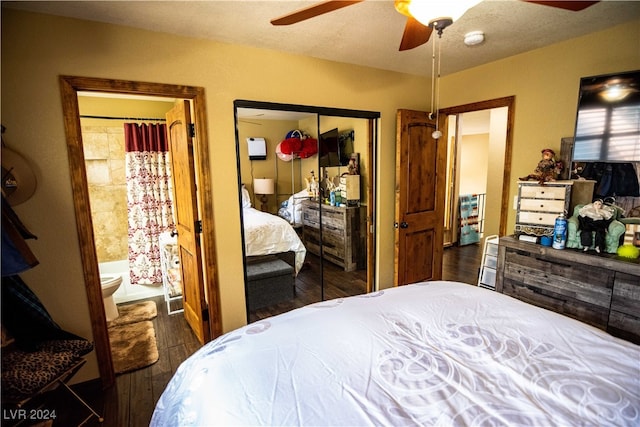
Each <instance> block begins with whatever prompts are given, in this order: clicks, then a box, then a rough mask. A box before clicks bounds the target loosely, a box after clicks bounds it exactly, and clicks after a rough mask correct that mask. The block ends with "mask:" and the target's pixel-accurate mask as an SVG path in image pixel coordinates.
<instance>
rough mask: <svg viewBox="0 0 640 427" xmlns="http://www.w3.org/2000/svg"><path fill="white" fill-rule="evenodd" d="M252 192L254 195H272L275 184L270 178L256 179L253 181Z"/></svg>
mask: <svg viewBox="0 0 640 427" xmlns="http://www.w3.org/2000/svg"><path fill="white" fill-rule="evenodd" d="M253 192H254V193H255V194H273V193H274V192H275V183H274V182H273V179H272V178H256V179H254V180H253Z"/></svg>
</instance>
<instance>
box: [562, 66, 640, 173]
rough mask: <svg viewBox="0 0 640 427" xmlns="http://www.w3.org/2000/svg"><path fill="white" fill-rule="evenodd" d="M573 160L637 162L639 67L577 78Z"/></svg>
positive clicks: (639, 143) (639, 157) (639, 156)
mask: <svg viewBox="0 0 640 427" xmlns="http://www.w3.org/2000/svg"><path fill="white" fill-rule="evenodd" d="M574 135H575V137H574V145H573V156H572V159H573V161H574V162H637V161H640V70H638V71H629V72H622V73H616V74H606V75H599V76H592V77H583V78H581V79H580V92H579V97H578V111H577V117H576V127H575V134H574Z"/></svg>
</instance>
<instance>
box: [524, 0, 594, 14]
mask: <svg viewBox="0 0 640 427" xmlns="http://www.w3.org/2000/svg"><path fill="white" fill-rule="evenodd" d="M524 1H526V2H527V3H535V4H543V5H545V6H551V7H557V8H559V9H565V10H572V11H574V12H578V11H580V10H583V9H586V8H588V7H589V6H593V5H594V4H596V3H600V2H599V1H553V0H551V1H544V0H543V1H538V0H524Z"/></svg>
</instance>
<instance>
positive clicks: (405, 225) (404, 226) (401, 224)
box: [400, 221, 409, 228]
mask: <svg viewBox="0 0 640 427" xmlns="http://www.w3.org/2000/svg"><path fill="white" fill-rule="evenodd" d="M408 227H409V224H407V223H406V222H404V221H402V222H401V223H400V228H408Z"/></svg>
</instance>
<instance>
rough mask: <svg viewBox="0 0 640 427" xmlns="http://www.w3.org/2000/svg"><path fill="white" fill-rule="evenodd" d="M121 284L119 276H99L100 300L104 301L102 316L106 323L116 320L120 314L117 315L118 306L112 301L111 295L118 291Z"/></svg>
mask: <svg viewBox="0 0 640 427" xmlns="http://www.w3.org/2000/svg"><path fill="white" fill-rule="evenodd" d="M121 283H122V276H119V275H107V274H101V275H100V285H101V286H102V298H103V300H104V314H105V316H106V317H107V322H110V321H112V320H114V319H117V318H118V316H119V315H120V313H118V306H116V302H115V301H114V300H113V293H114V292H115V291H117V290H118V288H119V287H120V284H121Z"/></svg>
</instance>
